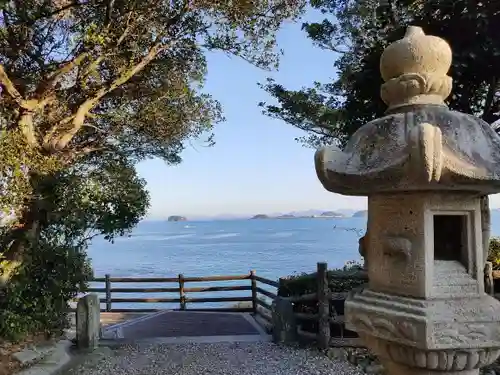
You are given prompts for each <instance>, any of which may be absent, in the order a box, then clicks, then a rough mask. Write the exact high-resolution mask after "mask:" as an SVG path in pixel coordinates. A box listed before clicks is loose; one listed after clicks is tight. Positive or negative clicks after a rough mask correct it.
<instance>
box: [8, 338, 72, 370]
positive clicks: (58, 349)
mask: <svg viewBox="0 0 500 375" xmlns="http://www.w3.org/2000/svg"><path fill="white" fill-rule="evenodd" d="M72 345H73V344H72V343H71V341H69V340H61V341H58V342H57V343H56V344H55V345H54V349H53V350H52V351H51V352H50V354H48V355H47V356H45V357H43V358H42V359H41V360H40V361H39V362H37V363H35V364H33V366H31V367H29V368H27V369H24V370H21V371H20V372H18V373H17V374H16V375H54V374H56V373H58V372H59V371H60V370H62V369H63V368H64V367H65V366H66V365H68V364H69V362H70V361H71V359H72V357H71V356H70V355H69V353H68V352H69V350H70V348H71V346H72Z"/></svg>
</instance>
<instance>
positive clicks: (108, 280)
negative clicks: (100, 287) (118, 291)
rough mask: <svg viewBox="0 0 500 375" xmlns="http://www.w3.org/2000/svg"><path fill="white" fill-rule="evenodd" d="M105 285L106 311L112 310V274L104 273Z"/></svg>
mask: <svg viewBox="0 0 500 375" xmlns="http://www.w3.org/2000/svg"><path fill="white" fill-rule="evenodd" d="M104 284H105V285H104V287H105V288H106V312H110V311H111V275H110V274H109V273H107V274H106V275H104Z"/></svg>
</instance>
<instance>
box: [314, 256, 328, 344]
mask: <svg viewBox="0 0 500 375" xmlns="http://www.w3.org/2000/svg"><path fill="white" fill-rule="evenodd" d="M327 269H328V265H327V264H326V263H318V265H317V273H316V277H317V282H318V291H317V293H318V316H319V319H318V345H319V347H320V349H327V348H328V347H329V344H330V298H329V296H330V291H329V289H328V279H327Z"/></svg>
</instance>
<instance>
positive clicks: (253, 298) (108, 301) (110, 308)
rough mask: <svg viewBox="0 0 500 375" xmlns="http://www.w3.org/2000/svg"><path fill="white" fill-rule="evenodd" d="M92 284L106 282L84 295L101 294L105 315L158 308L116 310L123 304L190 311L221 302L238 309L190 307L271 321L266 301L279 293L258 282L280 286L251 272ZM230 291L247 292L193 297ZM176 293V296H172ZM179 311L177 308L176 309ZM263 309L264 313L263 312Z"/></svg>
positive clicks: (109, 280) (102, 279) (106, 279)
mask: <svg viewBox="0 0 500 375" xmlns="http://www.w3.org/2000/svg"><path fill="white" fill-rule="evenodd" d="M247 280H248V281H250V282H249V283H248V284H247V285H228V286H214V285H209V286H196V287H189V286H187V285H189V283H203V282H217V281H242V283H241V284H245V282H246V281H247ZM90 282H96V283H103V284H104V287H92V288H87V289H85V290H84V291H83V292H84V293H87V292H88V293H100V294H103V295H104V296H103V298H100V300H99V301H100V303H102V304H104V305H105V307H104V308H103V309H101V311H103V312H153V311H158V310H159V309H153V308H115V307H114V306H115V304H121V303H176V304H177V303H178V304H179V308H178V309H179V310H187V305H188V304H193V303H219V302H235V304H236V305H235V306H232V307H223V308H191V309H189V310H191V311H193V310H196V311H220V312H222V311H226V312H253V313H255V314H260V315H262V317H263V318H264V319H265V320H266V321H268V322H270V320H271V319H270V316H271V302H269V301H268V300H266V299H263V298H262V296H264V297H265V298H269V299H271V300H273V299H274V298H276V294H275V293H272V292H270V291H268V290H265V289H263V288H261V287H260V286H259V283H263V284H266V285H268V286H271V287H276V288H277V287H278V285H279V284H278V283H277V282H276V281H273V280H269V279H266V278H263V277H259V276H257V275H256V272H255V271H250V273H249V274H244V275H229V276H204V277H198V276H196V277H187V276H184V275H182V274H179V276H178V277H148V278H135V277H111V275H109V274H106V275H105V277H96V278H94V279H92V280H90ZM116 283H144V284H146V283H158V284H177V285H175V286H172V287H163V286H161V287H158V286H155V287H143V288H139V287H113V284H116ZM228 291H247V292H248V294H247V293H243V294H244V295H240V296H230V297H192V296H190V294H192V293H206V292H228ZM116 293H141V294H142V293H145V294H148V293H156V294H159V293H161V294H163V293H164V294H165V297H163V296H162V297H151V298H148V297H141V298H138V297H127V298H122V297H120V298H117V297H114V296H113V294H116ZM172 294H174V295H175V296H174V295H172ZM175 310H177V309H175ZM263 310H264V311H263Z"/></svg>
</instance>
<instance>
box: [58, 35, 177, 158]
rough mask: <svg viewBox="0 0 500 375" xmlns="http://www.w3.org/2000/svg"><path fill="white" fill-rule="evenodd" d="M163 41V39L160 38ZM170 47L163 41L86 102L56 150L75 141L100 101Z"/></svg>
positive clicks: (59, 141) (81, 106) (79, 109)
mask: <svg viewBox="0 0 500 375" xmlns="http://www.w3.org/2000/svg"><path fill="white" fill-rule="evenodd" d="M160 39H161V38H160ZM167 47H168V46H167V45H164V44H163V43H162V41H159V42H157V43H156V44H155V45H154V46H153V47H152V48H151V49H150V50H149V53H148V54H147V55H146V56H144V57H143V58H142V59H141V61H139V63H138V64H136V65H135V66H134V67H132V68H130V69H128V70H125V71H124V72H122V74H120V76H119V77H118V78H117V79H115V80H114V81H113V82H112V83H111V84H110V85H109V86H108V87H103V88H101V89H99V90H98V91H97V92H96V94H95V95H94V96H93V97H91V98H89V99H87V100H85V101H84V102H83V103H82V104H81V105H80V106H79V107H78V110H77V111H76V114H75V116H74V118H73V121H72V123H73V127H72V128H71V129H70V130H68V131H67V132H66V133H64V134H63V135H62V136H61V137H60V138H59V140H58V141H57V144H55V145H54V146H55V149H56V150H63V149H64V148H65V147H66V146H67V145H68V143H69V142H70V141H71V140H72V139H73V137H74V136H75V135H76V133H78V131H79V130H80V129H81V128H82V127H83V124H84V122H85V118H86V117H87V115H88V113H89V112H90V111H91V110H92V108H94V107H95V106H96V105H97V103H98V102H99V100H101V99H102V98H103V97H104V96H105V95H107V94H109V93H111V92H112V91H113V90H115V89H116V88H117V87H119V86H121V85H123V84H124V83H126V82H128V81H129V80H130V79H131V78H132V77H133V76H134V75H136V74H137V73H139V72H140V71H141V70H142V69H144V68H145V67H146V65H148V64H149V63H150V62H151V61H152V60H154V59H155V58H156V56H157V55H158V54H159V53H160V52H161V51H163V50H165V49H166V48H167Z"/></svg>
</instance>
